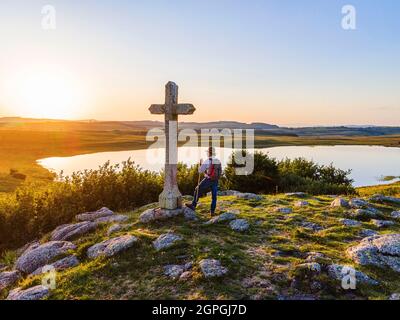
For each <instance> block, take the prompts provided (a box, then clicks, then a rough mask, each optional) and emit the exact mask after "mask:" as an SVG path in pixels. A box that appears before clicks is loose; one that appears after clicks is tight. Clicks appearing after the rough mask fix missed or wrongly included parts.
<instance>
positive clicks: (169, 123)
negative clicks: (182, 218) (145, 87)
mask: <svg viewBox="0 0 400 320" xmlns="http://www.w3.org/2000/svg"><path fill="white" fill-rule="evenodd" d="M149 110H150V112H151V113H152V114H164V115H165V138H166V139H165V178H164V190H163V192H162V193H161V194H160V196H159V202H160V207H161V209H166V210H175V209H177V208H180V207H182V195H181V193H180V191H179V189H178V184H177V181H176V171H177V159H178V143H177V140H178V139H177V138H178V130H177V122H178V114H193V112H194V111H195V110H196V109H195V107H194V106H193V105H192V104H187V103H182V104H178V86H177V85H176V84H175V83H174V82H171V81H170V82H168V83H167V84H166V85H165V104H152V105H151V106H150V108H149Z"/></svg>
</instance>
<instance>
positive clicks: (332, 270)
mask: <svg viewBox="0 0 400 320" xmlns="http://www.w3.org/2000/svg"><path fill="white" fill-rule="evenodd" d="M343 268H347V270H343ZM327 270H328V275H329V276H330V277H331V278H333V279H336V280H339V281H342V279H343V277H345V276H347V275H351V274H355V276H356V281H357V282H359V283H367V284H372V285H377V284H378V282H377V281H376V280H374V279H372V278H370V277H369V276H367V275H366V274H365V273H363V272H361V271H357V270H355V269H354V268H352V267H349V266H342V265H339V264H331V265H329V266H328V268H327ZM342 272H343V273H342Z"/></svg>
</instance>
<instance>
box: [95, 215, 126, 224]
mask: <svg viewBox="0 0 400 320" xmlns="http://www.w3.org/2000/svg"><path fill="white" fill-rule="evenodd" d="M128 219H129V218H128V217H127V216H125V215H123V214H114V215H112V216H108V217H101V218H98V219H96V220H94V222H95V223H96V224H103V223H111V222H124V221H126V220H128Z"/></svg>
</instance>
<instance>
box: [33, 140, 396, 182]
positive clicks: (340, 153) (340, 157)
mask: <svg viewBox="0 0 400 320" xmlns="http://www.w3.org/2000/svg"><path fill="white" fill-rule="evenodd" d="M257 150H259V151H262V152H266V153H268V154H269V155H270V156H272V157H275V158H277V159H283V158H296V157H304V158H306V159H310V160H314V161H315V162H317V163H319V164H330V163H333V165H334V166H335V167H338V168H341V169H344V170H347V169H352V173H351V178H352V179H354V181H355V182H354V185H355V186H365V185H374V184H378V183H380V184H381V183H385V182H382V181H379V179H380V178H381V177H382V176H389V175H396V176H398V175H399V174H400V172H399V169H398V168H399V163H400V148H386V147H380V146H287V147H274V148H264V149H257ZM249 151H250V152H253V151H254V149H252V150H249ZM216 153H217V156H218V157H219V159H221V162H222V164H223V165H226V163H227V162H228V161H229V156H230V155H231V153H232V149H229V148H217V149H216ZM164 157H165V156H164V149H145V150H132V151H114V152H100V153H93V154H84V155H79V156H73V157H54V158H46V159H41V160H38V162H39V164H41V165H42V166H43V167H45V168H47V169H50V170H52V171H54V172H56V173H59V172H60V171H61V170H63V171H64V175H65V176H66V175H71V173H72V172H74V171H79V170H84V169H97V168H98V167H99V166H100V165H102V164H104V163H105V162H106V161H110V163H111V164H117V163H121V162H123V161H126V160H127V159H128V158H131V159H132V160H134V161H135V163H136V164H138V165H140V166H141V167H143V168H144V169H149V170H152V171H159V170H160V169H161V168H162V167H163V164H164ZM205 157H206V149H205V148H196V147H181V148H179V152H178V159H179V161H180V162H183V163H186V164H195V163H197V162H198V161H199V159H200V158H203V159H204V158H205ZM390 182H391V181H388V182H386V183H390Z"/></svg>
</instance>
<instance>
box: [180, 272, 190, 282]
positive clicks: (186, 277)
mask: <svg viewBox="0 0 400 320" xmlns="http://www.w3.org/2000/svg"><path fill="white" fill-rule="evenodd" d="M191 277H192V272H190V271H185V272H183V273H182V274H181V276H180V277H179V280H181V281H187V280H189V279H190V278H191Z"/></svg>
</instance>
